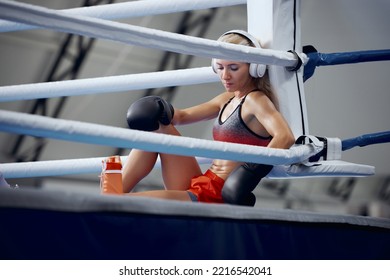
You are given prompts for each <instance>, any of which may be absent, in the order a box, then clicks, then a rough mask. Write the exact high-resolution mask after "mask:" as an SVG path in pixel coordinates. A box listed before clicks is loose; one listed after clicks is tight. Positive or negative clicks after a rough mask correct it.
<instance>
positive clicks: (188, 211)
mask: <svg viewBox="0 0 390 280" xmlns="http://www.w3.org/2000/svg"><path fill="white" fill-rule="evenodd" d="M199 2H202V1H199ZM209 2H210V1H209ZM222 2H223V1H222ZM237 2H240V3H246V4H247V6H248V31H249V32H251V33H253V34H254V35H256V36H259V37H261V38H263V40H264V41H265V42H263V43H264V44H265V45H267V46H268V47H270V48H272V49H274V50H281V51H284V52H285V51H287V50H292V51H296V52H297V53H300V51H301V48H302V46H301V45H300V21H299V9H300V6H299V1H287V0H278V1H256V0H248V1H237ZM260 6H261V8H260ZM254 11H256V12H258V13H256V15H255V14H253V12H254ZM262 12H263V14H262V16H258V14H261V13H262ZM0 13H1V11H0ZM271 15H272V16H271ZM64 18H66V17H65V16H64ZM260 20H264V22H262V21H260ZM259 21H260V22H259ZM87 22H88V23H92V24H93V23H99V24H102V23H104V22H99V21H93V20H90V19H88V18H87ZM259 25H263V28H259V27H258V26H259ZM102 26H103V25H102ZM76 29H77V26H76ZM134 32H139V31H137V30H135V31H134ZM156 34H157V33H156ZM172 36H173V35H172ZM167 37H169V36H168V35H167ZM173 37H175V36H173ZM183 39H184V38H183ZM186 40H188V41H183V45H185V44H184V43H186V44H187V43H188V44H190V43H191V42H190V41H189V38H186ZM195 41H196V40H195ZM146 42H147V41H146ZM152 42H153V41H152ZM196 42H198V41H196ZM199 42H200V41H199ZM143 44H144V45H145V44H146V43H145V42H143ZM209 44H210V45H209V46H208V47H210V46H211V47H213V46H216V47H219V45H212V44H211V43H209ZM183 49H185V46H184V47H183ZM229 50H230V49H228V48H226V51H229ZM208 51H210V50H208ZM216 52H217V51H216ZM203 53H207V48H206V50H204V52H203ZM219 55H221V56H222V55H225V54H224V53H220V54H219ZM277 55H279V53H277V52H275V56H277ZM253 57H254V58H256V59H259V58H258V57H257V56H256V55H254V54H253V53H248V54H247V58H246V59H250V58H253ZM283 57H285V58H286V60H285V61H284V62H279V61H277V59H274V60H275V64H278V63H279V64H280V63H282V64H283V63H284V64H286V65H272V66H270V77H271V81H272V83H273V85H274V86H275V87H276V92H277V94H278V97H279V100H280V106H281V111H282V113H283V114H284V115H285V116H286V119H287V120H288V122H289V124H290V125H291V127H292V129H293V132H294V134H295V136H296V137H298V136H300V135H303V134H308V132H309V131H308V125H307V113H306V104H305V97H304V93H303V85H302V84H303V81H302V72H303V69H297V70H296V71H290V70H288V69H286V68H285V67H281V66H289V67H291V66H294V65H295V61H296V58H295V57H294V56H293V57H294V59H293V63H292V64H294V65H291V59H290V58H291V57H292V53H290V54H285V55H283ZM287 58H288V59H287ZM265 59H267V57H266V58H265ZM289 59H290V60H289ZM302 59H304V57H302ZM271 60H272V59H271ZM270 64H272V63H270ZM209 70H210V69H196V70H195V71H193V70H191V74H193V73H196V74H197V75H196V77H195V79H194V80H197V81H198V82H199V83H200V82H204V81H207V82H210V81H216V80H217V79H216V77H215V76H210V75H212V73H211V71H209ZM184 72H185V71H184ZM184 72H181V73H184ZM165 74H168V76H169V75H170V73H165ZM188 75H190V74H185V75H184V76H185V77H188ZM122 78H123V77H122ZM127 78H128V77H126V78H125V79H127ZM154 78H155V76H152V79H153V80H154ZM125 79H121V80H120V83H122V84H121V85H119V86H118V85H117V86H118V87H119V89H118V90H124V89H125V88H127V89H129V86H128V85H125V82H124V80H125ZM164 79H165V78H164V77H162V78H161V80H160V82H161V83H159V82H157V83H156V86H167V85H166V84H163V83H162V81H163V80H164ZM135 80H137V78H135V79H134V81H135ZM176 80H177V79H176ZM95 81H96V80H95ZM106 81H107V80H106ZM106 81H105V82H106ZM111 82H112V84H111V85H107V84H105V86H102V87H101V89H103V88H104V87H111V89H112V86H114V85H113V84H115V83H118V79H115V80H113V81H111V80H110V83H111ZM69 84H70V83H66V84H65V83H62V84H61V83H59V86H60V87H62V86H63V85H64V86H63V87H62V91H61V90H53V88H52V86H53V85H52V84H50V85H42V87H40V86H41V85H36V86H33V87H24V88H23V90H26V89H32V91H34V88H35V91H39V92H40V94H52V93H53V92H54V94H62V93H63V92H67V91H69V88H67V86H68V85H69ZM89 84H91V83H89ZM122 85H124V87H121V86H122ZM46 86H47V87H46ZM72 86H74V85H72ZM132 86H134V88H137V87H139V86H140V85H137V84H135V85H134V84H133V85H132ZM36 87H39V90H36ZM44 87H46V89H45V88H44ZM77 87H78V85H77V84H75V88H73V90H74V91H72V93H70V94H73V93H74V94H75V95H77V94H85V93H86V92H88V91H89V92H94V90H96V89H90V88H88V87H87V86H86V87H85V88H84V87H83V88H82V90H80V89H77ZM3 89H4V88H3ZM8 89H9V90H14V89H15V90H16V91H17V90H18V89H17V88H16V87H15V88H12V89H11V88H8ZM44 89H45V90H46V93H45V90H44ZM44 97H48V96H36V97H35V98H44ZM0 98H3V100H2V101H7V100H8V98H19V97H18V94H17V92H11V93H10V94H9V93H7V91H6V89H4V90H3V94H0ZM20 98H26V97H25V96H23V97H20ZM51 123H52V124H53V125H56V129H51V128H50V127H49V124H51ZM0 127H1V128H2V131H6V132H10V133H26V134H30V135H34V136H40V137H49V138H51V137H52V138H56V139H61V140H66V141H80V142H85V143H95V144H96V143H97V144H103V143H104V142H110V141H111V142H112V143H113V144H112V145H116V146H118V147H120V146H121V145H124V146H123V147H126V146H125V145H126V143H127V145H129V144H128V143H129V138H131V139H133V137H138V138H137V139H138V140H137V139H136V140H133V141H134V143H133V144H134V145H141V144H142V142H145V143H146V144H148V145H149V146H147V147H148V148H150V149H157V151H160V150H161V151H164V149H166V147H161V145H160V147H158V148H156V146H157V144H155V143H152V142H148V143H147V141H149V140H148V139H147V137H148V134H147V133H134V134H132V132H129V131H127V132H123V134H121V135H119V133H122V130H119V129H115V130H114V129H113V128H112V129H113V133H112V135H114V136H116V135H117V134H115V133H116V132H118V137H117V139H111V138H110V139H106V138H103V137H102V136H101V135H99V134H93V133H94V132H99V131H103V130H106V129H109V128H107V127H101V126H97V125H96V126H94V125H92V124H85V123H75V122H69V121H65V120H53V119H49V118H45V117H36V118H31V116H30V115H27V114H21V113H14V112H7V111H0ZM86 127H89V130H91V132H90V134H89V135H87V133H88V132H89V131H88V130H87V129H84V128H86ZM94 128H96V129H94ZM114 132H115V133H114ZM83 133H84V134H83ZM122 135H125V136H123V137H122ZM126 137H128V138H126ZM113 138H115V137H113ZM161 139H163V140H164V141H163V142H169V141H171V142H170V144H171V145H170V146H169V147H168V148H170V149H171V150H172V151H173V152H180V153H183V154H191V153H195V152H198V150H201V149H206V148H209V150H207V151H206V154H200V156H205V155H207V154H208V155H210V153H211V151H210V147H208V146H207V145H206V144H208V143H206V142H204V141H201V140H199V141H197V144H196V145H195V146H194V147H195V148H192V149H191V148H189V147H185V146H183V145H182V146H180V145H179V143H178V144H176V143H177V142H175V141H174V139H171V138H169V137H167V138H166V139H165V138H164V137H162V138H161ZM108 140H109V141H108ZM165 140H166V141H165ZM137 141H138V142H137ZM157 141H159V140H157ZM160 142H161V141H160ZM145 143H143V145H144V146H143V147H146V146H145V145H146V144H145ZM194 143H195V142H194ZM203 143H205V145H204V146H201V145H203ZM197 145H199V146H197ZM210 145H211V144H210ZM133 147H138V146H133ZM230 147H232V146H230V145H226V149H227V151H225V152H224V154H225V155H226V156H235V157H236V159H241V158H239V156H241V157H246V159H248V160H253V162H256V160H257V161H259V162H260V163H261V162H262V160H264V158H265V157H267V156H262V153H263V150H261V149H258V150H256V149H254V148H253V149H252V148H251V149H249V148H248V147H246V148H247V149H244V148H242V149H241V150H240V152H239V153H237V152H236V153H234V151H231V150H230ZM126 148H128V147H126ZM211 148H214V146H211ZM322 148H323V146H322V144H321V143H320V144H316V143H311V144H308V145H306V146H304V145H302V146H299V147H294V148H293V149H291V150H290V151H286V152H280V153H277V152H276V151H275V154H274V156H273V157H269V159H268V160H270V161H271V163H273V164H280V167H279V168H276V169H275V171H274V172H275V173H274V176H276V177H278V176H279V177H289V176H292V177H299V176H316V175H317V176H318V175H321V176H326V175H327V174H328V175H330V176H343V175H344V176H345V175H349V176H368V175H372V174H373V173H374V168H373V167H371V166H365V165H359V164H354V163H346V162H342V161H339V158H337V156H336V157H335V158H334V161H332V160H330V161H328V162H327V163H326V164H323V165H317V166H312V167H309V166H307V165H291V166H290V165H289V164H293V163H296V162H295V161H297V160H298V161H299V160H300V159H301V158H300V157H299V155H302V154H304V155H305V156H306V159H307V157H308V156H311V155H314V154H316V153H318V151H320V150H321V149H322ZM158 149H160V150H158ZM232 149H233V148H232ZM221 150H222V149H221ZM221 150H219V151H218V152H220V153H221V152H223V151H221ZM257 153H258V154H257ZM279 154H280V157H278V156H279ZM297 154H298V156H297ZM191 155H196V156H199V154H191ZM286 158H287V161H286ZM282 160H284V161H282ZM288 160H290V161H291V162H289V161H288ZM93 161H94V164H93V165H91V164H90V163H89V162H88V164H86V165H88V167H85V169H83V171H85V170H87V169H88V168H89V169H88V171H92V172H97V169H96V168H98V167H97V166H96V165H95V164H96V163H99V164H100V162H99V161H98V160H96V159H94V160H93ZM63 163H64V162H61V163H59V164H58V165H57V166H56V167H55V168H52V169H47V168H46V169H45V170H42V169H40V168H41V167H42V166H39V163H38V164H35V163H28V164H29V165H26V164H24V165H23V164H20V165H18V167H17V168H16V165H7V164H2V165H1V169H0V170H1V171H2V173H3V174H4V175H5V177H6V178H18V177H23V176H52V175H54V174H53V173H56V174H57V175H65V173H61V174H60V172H66V171H63V170H61V167H64V165H63ZM284 163H285V164H287V167H286V168H287V170H286V168H285V167H284V166H283V164H284ZM43 165H44V167H47V166H46V164H43ZM54 165H55V164H54V163H53V166H54ZM30 168H31V169H30ZM38 169H39V173H38V172H37V171H38ZM75 169H77V166H76V167H74V166H73V168H72V170H71V172H76V171H75ZM295 169H296V170H295ZM294 170H295V171H294ZM29 171H32V172H30V173H29ZM34 172H35V175H34V174H33V173H34ZM45 172H46V173H45ZM26 173H29V174H28V175H26ZM97 173H98V172H97ZM271 177H272V174H271ZM389 258H390V221H389V220H386V219H380V218H370V217H360V216H348V215H344V216H342V215H328V214H319V213H310V212H304V211H292V210H259V209H256V208H248V207H239V206H232V205H213V204H201V203H199V204H198V203H184V202H177V201H161V200H155V199H150V198H138V197H137V198H135V197H131V198H130V197H123V196H110V195H107V196H101V195H94V194H85V193H79V192H67V191H47V190H28V189H16V190H14V189H6V188H3V189H0V259H389Z"/></svg>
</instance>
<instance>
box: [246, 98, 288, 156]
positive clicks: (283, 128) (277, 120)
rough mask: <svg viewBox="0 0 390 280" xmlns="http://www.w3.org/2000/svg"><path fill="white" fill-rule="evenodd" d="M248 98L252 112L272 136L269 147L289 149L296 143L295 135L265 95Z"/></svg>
mask: <svg viewBox="0 0 390 280" xmlns="http://www.w3.org/2000/svg"><path fill="white" fill-rule="evenodd" d="M248 97H249V98H248V101H249V102H248V105H249V106H250V110H251V111H252V112H253V114H254V116H255V117H256V119H257V120H258V121H259V122H260V124H261V125H262V126H263V127H264V128H265V130H266V131H267V132H268V133H269V134H270V135H271V136H272V140H271V142H270V143H269V144H268V146H267V147H269V148H280V149H289V148H290V147H291V146H292V145H293V144H294V142H295V138H294V134H293V133H292V131H291V128H290V126H289V125H288V123H287V121H286V120H285V119H284V117H283V116H282V114H281V113H280V112H279V111H278V110H277V109H276V108H275V106H274V104H273V103H272V101H271V100H270V99H269V98H268V97H267V96H266V95H265V94H253V95H250V96H248Z"/></svg>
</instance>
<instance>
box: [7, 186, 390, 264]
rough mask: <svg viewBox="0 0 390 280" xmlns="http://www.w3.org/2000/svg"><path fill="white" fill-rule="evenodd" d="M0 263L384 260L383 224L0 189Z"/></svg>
mask: <svg viewBox="0 0 390 280" xmlns="http://www.w3.org/2000/svg"><path fill="white" fill-rule="evenodd" d="M0 196H1V198H2V199H1V200H0V226H1V230H0V248H1V250H0V259H92V260H96V259H97V260H100V259H140V260H153V259H180V260H191V259H196V260H204V259H216V260H217V259H282V260H286V259H299V260H309V259H317V260H318V259H352V260H357V259H374V260H378V259H388V258H389V257H390V254H389V252H390V242H389V241H390V240H389V239H390V237H389V235H390V234H389V232H390V222H389V221H388V220H386V219H380V218H369V217H357V216H340V215H325V214H316V213H310V212H302V211H295V210H294V211H293V210H259V209H256V208H249V207H239V206H230V205H213V204H196V203H187V202H176V201H169V202H166V201H159V200H154V199H149V198H130V199H129V198H128V197H115V196H101V195H90V194H82V193H70V192H61V191H37V190H23V191H22V190H20V191H15V190H8V189H5V190H4V189H3V190H0Z"/></svg>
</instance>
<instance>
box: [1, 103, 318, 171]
mask: <svg viewBox="0 0 390 280" xmlns="http://www.w3.org/2000/svg"><path fill="white" fill-rule="evenodd" d="M0 130H1V131H5V132H9V133H18V134H25V135H31V136H37V137H44V138H53V139H60V140H67V141H73V142H82V143H89V144H97V145H104V146H111V147H120V148H136V149H141V150H146V151H156V152H163V153H170V154H178V155H187V156H199V157H205V158H219V159H229V160H235V161H243V162H255V163H267V164H272V165H282V164H293V163H300V162H302V161H304V160H306V159H308V158H309V157H311V156H313V155H315V154H317V153H318V152H320V151H321V150H322V148H323V143H322V142H319V143H316V144H314V143H310V144H305V145H297V146H294V147H292V148H290V149H288V150H285V149H274V148H266V147H257V146H251V145H243V144H235V143H226V142H220V141H211V140H205V139H197V138H190V137H184V136H172V135H164V134H156V133H153V132H144V131H137V130H131V129H125V128H116V127H111V126H106V125H99V124H92V123H85V122H79V121H70V120H63V119H54V118H49V117H43V116H36V115H31V114H25V113H16V112H11V111H5V110H0Z"/></svg>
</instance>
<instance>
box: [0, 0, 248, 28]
mask: <svg viewBox="0 0 390 280" xmlns="http://www.w3.org/2000/svg"><path fill="white" fill-rule="evenodd" d="M246 2H247V0H212V1H210V0H168V1H167V0H165V1H164V0H148V1H146V0H143V1H132V2H125V3H114V4H106V5H98V6H89V7H80V8H73V9H65V10H61V11H63V12H66V13H68V14H71V15H82V16H88V17H95V18H101V19H124V18H135V17H144V16H151V15H160V14H170V13H178V12H185V11H193V10H201V9H210V8H217V7H227V6H235V5H240V4H246ZM36 28H37V27H36V26H33V25H28V24H21V23H16V22H12V21H8V20H0V32H10V31H18V30H27V29H36Z"/></svg>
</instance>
